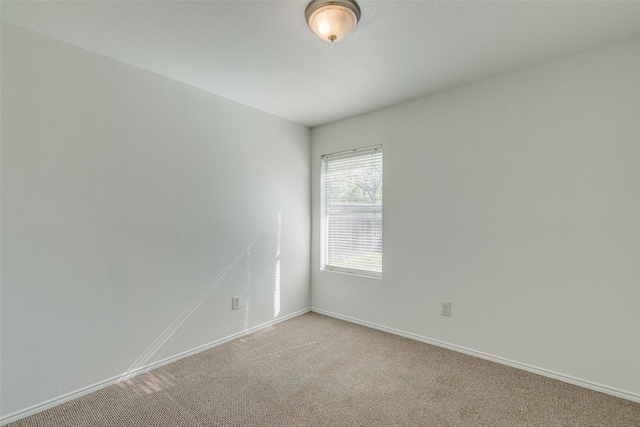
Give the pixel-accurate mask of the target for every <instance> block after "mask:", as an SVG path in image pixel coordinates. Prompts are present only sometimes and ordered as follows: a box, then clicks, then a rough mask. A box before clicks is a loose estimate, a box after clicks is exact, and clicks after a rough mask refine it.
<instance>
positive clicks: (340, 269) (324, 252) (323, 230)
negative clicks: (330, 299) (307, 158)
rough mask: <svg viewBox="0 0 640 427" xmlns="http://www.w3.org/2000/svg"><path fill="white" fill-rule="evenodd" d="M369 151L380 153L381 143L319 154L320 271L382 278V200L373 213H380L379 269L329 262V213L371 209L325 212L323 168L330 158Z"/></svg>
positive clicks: (354, 212) (350, 212)
mask: <svg viewBox="0 0 640 427" xmlns="http://www.w3.org/2000/svg"><path fill="white" fill-rule="evenodd" d="M371 153H380V154H381V155H382V153H383V150H382V145H381V144H380V145H374V146H369V147H362V148H355V149H351V150H346V151H340V152H336V153H331V154H325V155H322V156H321V160H320V161H321V165H320V176H321V178H320V243H321V250H320V254H321V256H320V269H321V270H322V271H332V272H336V273H343V274H351V275H356V276H363V277H368V278H374V279H382V228H383V227H382V213H383V202H382V201H381V202H380V208H379V210H375V212H374V215H375V214H379V215H380V240H381V243H380V245H381V248H380V250H381V254H380V256H381V259H380V271H377V270H369V269H359V268H354V267H344V266H337V265H331V264H329V218H330V215H335V214H336V213H342V214H343V215H344V214H362V213H370V212H372V210H371V209H364V210H362V211H357V210H345V211H333V212H331V213H328V212H327V205H326V190H325V184H326V182H325V168H326V165H327V162H330V161H331V160H343V159H347V158H353V157H360V156H365V155H368V154H371ZM383 162H384V157H383V158H382V159H381V163H382V164H383ZM383 170H384V167H382V170H381V182H380V188H381V189H382V190H383V188H382V187H383V186H384V179H383V177H382V175H383ZM383 194H384V193H383Z"/></svg>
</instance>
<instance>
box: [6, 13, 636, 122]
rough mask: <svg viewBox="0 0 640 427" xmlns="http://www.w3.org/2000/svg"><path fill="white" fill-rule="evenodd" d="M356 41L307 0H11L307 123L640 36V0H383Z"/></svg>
mask: <svg viewBox="0 0 640 427" xmlns="http://www.w3.org/2000/svg"><path fill="white" fill-rule="evenodd" d="M359 4H360V6H361V9H362V19H361V21H360V24H359V25H358V27H357V28H356V29H355V31H354V32H353V33H352V34H351V35H349V36H348V37H347V38H346V39H345V40H343V41H340V42H337V43H334V44H330V43H326V42H323V41H321V40H320V39H318V38H316V36H315V35H314V34H313V33H311V31H310V30H309V28H308V27H307V25H306V23H305V21H304V9H305V7H306V5H307V1H293V0H289V1H203V2H191V1H131V2H124V1H80V2H60V1H45V2H26V1H17V2H13V1H2V3H1V10H0V16H1V17H2V20H3V21H7V22H11V23H14V24H17V25H20V26H22V27H25V28H28V29H31V30H33V31H37V32H39V33H43V34H46V35H48V36H50V37H53V38H56V39H59V40H62V41H65V42H67V43H70V44H73V45H77V46H80V47H82V48H85V49H88V50H91V51H94V52H97V53H100V54H103V55H106V56H109V57H112V58H115V59H118V60H120V61H124V62H126V63H129V64H132V65H135V66H138V67H141V68H144V69H147V70H150V71H153V72H155V73H158V74H162V75H164V76H168V77H170V78H173V79H176V80H179V81H182V82H185V83H188V84H190V85H193V86H196V87H198V88H201V89H204V90H207V91H209V92H212V93H215V94H217V95H221V96H223V97H225V98H229V99H232V100H235V101H237V102H240V103H242V104H246V105H249V106H252V107H254V108H257V109H259V110H263V111H267V112H269V113H272V114H275V115H277V116H281V117H284V118H287V119H290V120H292V121H294V122H298V123H301V124H304V125H307V126H317V125H320V124H324V123H328V122H331V121H335V120H339V119H342V118H345V117H350V116H353V115H357V114H360V113H364V112H367V111H371V110H375V109H378V108H381V107H385V106H388V105H392V104H396V103H399V102H402V101H406V100H409V99H414V98H418V97H421V96H424V95H428V94H432V93H435V92H439V91H442V90H444V89H448V88H452V87H455V86H460V85H464V84H468V83H471V82H474V81H478V80H482V79H486V78H489V77H492V76H496V75H500V74H504V73H508V72H511V71H514V70H518V69H522V68H526V67H530V66H534V65H537V64H541V63H544V62H547V61H550V60H553V59H556V58H561V57H564V56H567V55H571V54H574V53H577V52H581V51H585V50H590V49H594V48H597V47H601V46H606V45H608V44H612V43H615V42H617V41H621V40H625V39H630V38H633V37H640V1H623V2H617V1H602V2H594V1H590V2H579V1H562V2H560V1H536V2H530V1H505V2H489V1H466V2H462V1H372V0H360V1H359Z"/></svg>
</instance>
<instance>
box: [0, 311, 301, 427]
mask: <svg viewBox="0 0 640 427" xmlns="http://www.w3.org/2000/svg"><path fill="white" fill-rule="evenodd" d="M309 311H311V309H310V308H306V309H303V310H300V311H296V312H295V313H291V314H289V315H287V316H283V317H281V318H278V319H274V320H272V321H269V322H266V323H263V324H261V325H258V326H254V327H253V328H249V329H245V330H243V331H240V332H238V333H236V334H233V335H229V336H228V337H225V338H221V339H219V340H216V341H213V342H211V343H209V344H205V345H202V346H200V347H197V348H194V349H192V350H188V351H185V352H183V353H180V354H177V355H175V356H171V357H168V358H166V359H163V360H160V361H158V362H154V363H151V364H149V365H146V366H143V367H140V368H138V369H135V370H133V371H130V372H125V373H123V374H121V375H118V376H115V377H113V378H109V379H108V380H104V381H100V382H99V383H96V384H93V385H90V386H87V387H84V388H81V389H79V390H76V391H72V392H71V393H67V394H64V395H62V396H59V397H55V398H53V399H50V400H47V401H46V402H42V403H39V404H37V405H33V406H30V407H28V408H26V409H22V410H20V411H16V412H14V413H11V414H8V415H5V416H3V417H1V418H0V426H3V425H5V424H9V423H12V422H14V421H18V420H19V419H22V418H25V417H28V416H30V415H33V414H35V413H38V412H40V411H44V410H45V409H49V408H53V407H54V406H58V405H60V404H61V403H64V402H68V401H69V400H73V399H77V398H78V397H81V396H84V395H86V394H89V393H93V392H94V391H98V390H100V389H102V388H105V387H109V386H111V385H114V384H117V383H119V382H120V381H123V380H126V379H130V378H132V377H135V376H137V375H140V374H144V373H146V372H149V371H151V370H153V369H157V368H159V367H161V366H164V365H167V364H169V363H173V362H176V361H178V360H180V359H184V358H185V357H189V356H193V355H194V354H197V353H200V352H202V351H205V350H209V349H211V348H213V347H217V346H219V345H221V344H224V343H227V342H229V341H233V340H235V339H237V338H240V337H243V336H246V335H249V334H252V333H254V332H256V331H259V330H260V329H264V328H266V327H268V326H272V325H275V324H276V323H280V322H284V321H285V320H289V319H292V318H294V317H297V316H300V315H302V314H305V313H308V312H309Z"/></svg>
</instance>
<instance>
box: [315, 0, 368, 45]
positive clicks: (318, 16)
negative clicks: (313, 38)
mask: <svg viewBox="0 0 640 427" xmlns="http://www.w3.org/2000/svg"><path fill="white" fill-rule="evenodd" d="M305 17H306V19H307V23H308V24H309V27H310V28H311V29H312V30H313V32H314V33H316V35H317V36H318V37H320V38H321V39H322V40H324V41H328V42H335V41H338V40H342V39H343V38H345V37H346V35H347V34H349V33H350V32H351V31H352V30H353V29H354V28H355V26H356V24H357V23H358V21H359V20H360V7H359V6H358V4H357V3H356V2H354V1H350V0H342V1H328V0H314V1H312V2H311V3H309V5H308V6H307V10H306V11H305Z"/></svg>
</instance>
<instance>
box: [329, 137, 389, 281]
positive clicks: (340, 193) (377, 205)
mask: <svg viewBox="0 0 640 427" xmlns="http://www.w3.org/2000/svg"><path fill="white" fill-rule="evenodd" d="M321 191H322V231H321V232H322V244H323V247H322V254H323V260H322V268H323V269H324V270H332V271H340V272H343V273H353V274H360V275H365V276H372V277H378V278H379V277H382V146H381V145H378V146H375V147H368V148H359V149H355V150H349V151H346V152H341V153H334V154H327V155H324V156H322V190H321Z"/></svg>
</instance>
